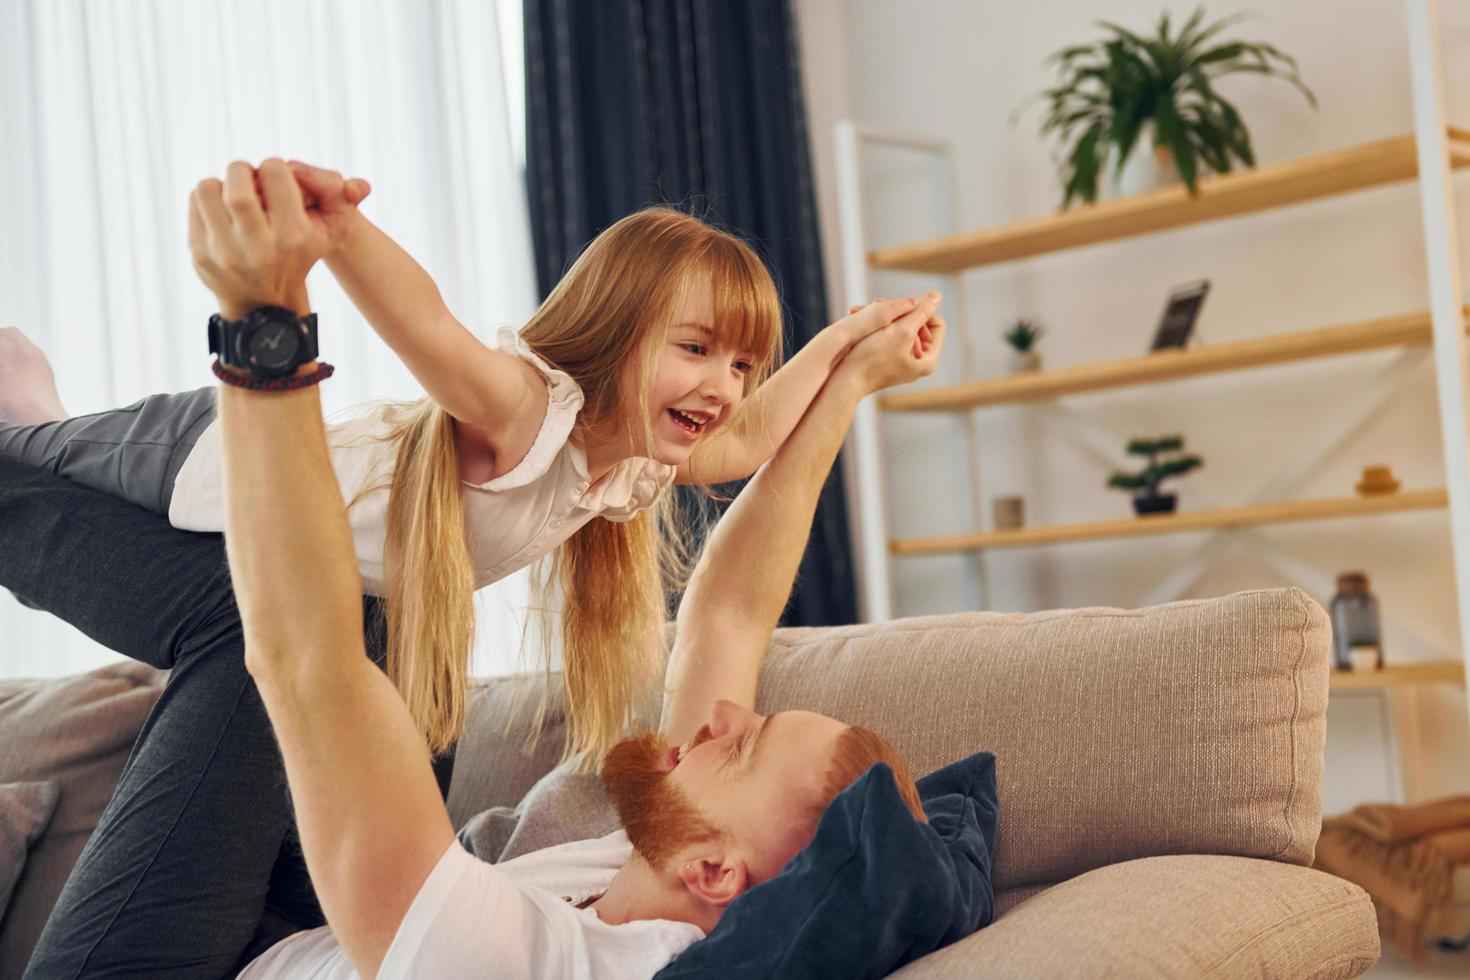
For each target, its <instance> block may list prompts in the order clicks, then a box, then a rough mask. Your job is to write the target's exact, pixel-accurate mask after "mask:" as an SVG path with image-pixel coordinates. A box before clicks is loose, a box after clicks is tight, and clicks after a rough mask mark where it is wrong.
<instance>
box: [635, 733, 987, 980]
mask: <svg viewBox="0 0 1470 980" xmlns="http://www.w3.org/2000/svg"><path fill="white" fill-rule="evenodd" d="M918 788H919V796H920V798H921V799H922V800H923V803H924V812H925V813H926V814H928V816H929V823H928V824H927V825H925V824H921V823H919V821H917V820H915V819H914V818H913V816H912V815H911V814H910V813H909V811H908V807H907V806H905V804H904V802H903V797H902V796H901V795H899V792H898V785H897V783H895V782H894V779H893V771H892V770H890V769H889V768H888V767H887V766H886V765H883V764H882V763H879V764H878V765H875V766H874V767H873V768H871V769H869V770H868V771H867V772H866V773H864V774H863V776H862V778H860V779H858V781H857V782H855V783H853V784H852V785H851V786H849V787H848V788H847V789H845V790H843V791H842V792H841V793H839V794H838V795H837V798H836V799H835V800H833V801H832V803H831V805H830V806H828V807H827V812H826V813H824V814H822V819H821V822H820V823H818V824H817V833H816V836H815V837H813V838H812V842H811V843H810V844H808V845H807V846H806V847H805V848H804V849H803V850H802V851H801V852H800V853H799V854H797V855H796V857H794V858H792V859H791V861H790V863H788V864H787V865H786V867H785V868H783V869H782V870H781V873H780V874H779V875H777V876H776V877H775V878H772V879H771V880H770V881H765V882H762V883H761V884H759V885H757V886H755V887H754V888H752V889H750V890H749V891H748V892H746V893H745V894H744V895H741V896H740V897H739V898H737V899H736V900H735V901H734V902H732V903H731V904H730V907H729V908H728V909H726V910H725V914H724V915H723V916H721V917H720V922H719V925H717V926H715V929H714V931H713V932H711V933H710V934H709V935H708V936H706V937H705V938H704V939H702V940H700V941H699V942H697V943H695V944H694V945H692V946H690V947H689V948H688V949H686V950H685V951H684V952H683V953H681V954H680V955H679V956H678V957H676V958H675V959H674V961H673V962H672V963H670V964H669V965H668V966H666V967H664V968H663V969H662V970H660V971H659V973H658V976H657V977H656V978H655V980H686V978H694V977H699V978H713V977H719V978H722V980H723V978H739V980H750V978H755V977H780V978H782V980H786V978H791V977H882V976H885V975H887V974H889V973H891V972H892V971H894V970H896V969H898V968H899V967H900V966H903V965H904V964H905V963H908V962H910V961H911V960H916V959H918V958H919V957H921V956H924V955H925V954H927V953H931V952H933V951H934V950H936V949H939V948H940V947H941V946H946V945H948V944H949V943H952V942H955V941H956V940H959V939H963V938H964V937H965V936H968V935H969V934H970V933H972V932H974V931H975V930H977V929H979V928H981V927H982V926H985V925H989V924H990V922H991V920H992V919H993V918H994V917H995V896H994V893H993V892H992V890H991V885H990V868H991V862H992V861H993V860H994V858H995V828H996V821H997V819H998V818H999V814H1000V806H999V802H998V801H997V799H996V793H995V756H994V755H992V754H991V753H989V752H977V753H976V754H974V755H972V756H970V757H969V758H968V759H962V760H961V761H959V762H956V763H952V764H951V765H948V766H945V767H944V768H943V769H940V770H937V771H935V772H933V773H930V774H929V775H928V776H925V777H924V778H923V779H920V780H919V781H918Z"/></svg>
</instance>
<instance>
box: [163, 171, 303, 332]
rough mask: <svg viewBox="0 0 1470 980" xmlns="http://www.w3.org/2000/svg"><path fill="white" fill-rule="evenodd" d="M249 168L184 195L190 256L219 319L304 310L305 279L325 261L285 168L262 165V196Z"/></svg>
mask: <svg viewBox="0 0 1470 980" xmlns="http://www.w3.org/2000/svg"><path fill="white" fill-rule="evenodd" d="M256 174H257V171H255V170H253V169H252V168H251V166H250V165H249V164H248V163H243V162H241V161H238V160H237V161H236V162H234V163H232V164H230V168H229V170H228V171H227V172H226V175H225V181H224V183H221V182H220V181H218V180H214V179H213V178H210V179H207V180H202V181H200V182H199V186H198V187H196V188H194V191H193V193H192V194H190V195H189V252H190V254H191V255H192V257H193V259H194V269H195V271H197V272H198V273H199V278H200V279H202V280H203V281H204V285H206V286H208V287H209V289H210V290H211V291H212V292H213V293H214V295H215V296H216V297H218V299H219V303H220V312H221V313H222V314H223V315H224V316H225V317H226V318H227V319H231V320H238V319H240V318H241V317H243V316H244V315H245V314H246V313H248V312H250V311H251V310H252V309H254V308H255V307H257V306H284V307H286V308H288V309H293V310H295V311H296V312H297V313H300V314H305V313H306V312H307V311H308V305H307V300H306V273H307V271H308V270H309V269H310V268H311V267H312V266H313V265H315V264H316V262H317V260H318V259H320V258H321V257H322V256H323V255H325V254H327V252H328V251H329V249H330V244H331V243H330V240H329V238H328V236H327V233H326V229H325V228H324V227H323V225H322V223H321V222H319V221H318V222H315V223H314V222H313V221H312V220H311V219H310V218H308V217H307V214H306V207H305V205H304V203H303V201H302V197H301V189H300V188H299V187H298V186H297V184H296V179H295V177H293V176H292V174H291V170H290V168H289V167H287V166H286V163H285V161H283V160H278V159H275V158H272V159H270V160H267V161H265V162H264V163H262V164H261V165H260V170H259V178H260V193H259V194H257V193H256Z"/></svg>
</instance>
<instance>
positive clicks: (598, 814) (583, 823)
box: [459, 760, 619, 864]
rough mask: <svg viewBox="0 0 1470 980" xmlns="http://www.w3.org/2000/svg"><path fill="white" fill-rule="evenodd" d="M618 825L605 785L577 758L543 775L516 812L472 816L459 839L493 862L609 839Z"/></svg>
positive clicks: (492, 810)
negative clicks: (577, 762)
mask: <svg viewBox="0 0 1470 980" xmlns="http://www.w3.org/2000/svg"><path fill="white" fill-rule="evenodd" d="M618 827H619V824H618V815H617V813H616V811H614V810H613V806H612V803H611V802H609V800H608V798H607V793H606V792H604V791H603V788H602V781H601V780H600V779H598V777H597V775H596V774H595V773H590V772H582V771H580V769H579V768H578V766H577V764H576V762H575V760H573V761H569V762H565V763H562V764H561V765H559V766H557V767H556V768H555V769H553V770H551V772H549V773H547V774H546V775H545V776H544V777H542V778H541V780H540V781H539V782H537V783H536V785H535V786H532V787H531V790H530V792H528V793H527V794H526V796H525V798H524V799H522V800H521V802H520V803H518V804H516V806H515V807H514V808H511V807H504V806H496V807H491V808H490V809H488V810H483V811H481V812H480V813H478V814H476V815H475V816H473V817H471V818H470V819H469V821H468V822H466V823H465V825H464V826H463V827H462V828H461V829H460V832H459V840H460V843H461V844H463V845H464V846H465V849H466V850H468V851H469V852H470V853H471V854H473V855H475V857H477V858H479V859H480V860H482V861H489V862H490V863H491V864H495V863H498V862H500V861H509V860H510V859H511V858H516V857H521V856H522V855H525V854H529V853H531V852H532V851H539V850H541V849H542V848H546V847H555V846H556V845H558V844H565V843H568V842H569V841H577V840H595V839H597V838H599V837H605V836H607V835H608V834H610V833H612V832H613V831H615V830H617V829H618Z"/></svg>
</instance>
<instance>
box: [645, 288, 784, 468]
mask: <svg viewBox="0 0 1470 980" xmlns="http://www.w3.org/2000/svg"><path fill="white" fill-rule="evenodd" d="M755 360H756V359H755V356H754V355H753V354H752V353H751V352H750V351H741V350H736V349H735V348H734V347H733V346H732V345H731V344H730V343H729V342H728V341H727V340H726V339H725V338H724V337H722V336H721V334H720V333H719V332H718V331H717V330H716V329H715V311H714V298H713V292H712V290H711V288H710V284H709V282H708V280H705V281H703V282H701V283H700V284H698V285H697V286H695V287H694V288H692V289H691V290H690V291H689V295H688V296H687V297H685V300H684V302H683V304H682V306H681V307H680V309H679V314H678V316H676V317H675V318H674V322H673V325H672V326H671V327H670V328H669V330H668V333H667V335H666V336H665V337H664V338H663V343H662V346H661V347H660V349H659V351H658V355H657V359H656V361H655V365H654V373H653V383H652V385H651V387H650V390H649V392H648V402H647V404H648V409H649V416H650V417H649V431H650V435H651V437H652V445H649V446H645V447H643V450H644V451H643V453H642V455H646V456H651V457H653V458H654V459H657V460H658V461H659V462H661V463H665V464H668V465H670V466H678V465H679V464H680V463H683V462H684V461H685V460H687V459H688V458H689V456H690V455H691V454H692V453H693V452H694V450H695V448H696V447H697V446H698V445H699V444H700V443H701V442H703V441H704V440H705V439H706V438H707V437H708V436H709V434H710V433H712V432H713V431H714V430H715V429H717V428H718V427H720V426H722V425H724V424H726V423H727V422H728V421H729V420H730V418H731V417H732V416H733V415H734V414H735V411H736V410H737V409H738V408H739V407H740V403H741V401H742V400H743V399H744V397H745V387H746V379H747V376H748V375H749V374H750V373H751V372H752V371H753V370H754V364H755Z"/></svg>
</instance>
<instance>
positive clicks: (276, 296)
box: [189, 160, 454, 976]
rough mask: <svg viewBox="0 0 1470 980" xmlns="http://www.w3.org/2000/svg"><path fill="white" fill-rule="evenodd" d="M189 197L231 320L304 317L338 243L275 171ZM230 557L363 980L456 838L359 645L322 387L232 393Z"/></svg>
mask: <svg viewBox="0 0 1470 980" xmlns="http://www.w3.org/2000/svg"><path fill="white" fill-rule="evenodd" d="M260 175H261V179H262V181H263V184H264V193H265V195H266V199H267V203H268V205H269V217H268V218H267V216H266V215H265V213H264V212H262V211H261V209H260V202H259V201H258V200H257V198H256V195H255V191H254V188H253V187H252V186H251V171H250V167H249V166H248V165H245V164H239V163H237V164H232V165H231V167H230V172H229V178H228V185H227V186H226V187H225V188H223V194H222V193H221V191H222V188H221V185H220V183H219V182H218V181H205V182H204V183H202V184H200V186H199V188H198V189H197V190H196V191H195V192H194V195H193V197H192V198H191V210H190V235H189V238H190V248H191V251H192V252H193V254H194V261H195V265H196V268H198V269H199V272H200V275H201V278H203V279H204V280H205V284H206V285H208V286H209V287H210V288H211V289H212V290H214V292H215V294H216V295H217V296H218V297H219V298H220V304H221V309H222V311H223V312H224V314H225V315H226V316H227V317H236V316H239V315H240V314H241V313H243V312H244V311H246V310H248V309H250V308H252V307H254V306H258V305H264V304H273V305H285V306H293V307H294V308H295V309H297V311H298V312H300V313H304V312H306V307H305V278H306V270H307V269H308V268H310V265H311V263H312V262H314V261H315V260H316V259H317V258H319V257H320V255H321V254H322V252H324V251H325V248H326V237H325V233H324V232H322V231H321V229H320V228H319V227H318V226H316V225H314V224H313V223H312V222H311V221H310V220H309V219H308V218H307V215H306V212H305V210H304V209H303V207H302V203H301V196H300V191H299V189H298V188H297V186H296V184H295V181H294V180H293V179H292V177H291V175H290V172H289V170H287V169H286V166H285V164H284V163H282V162H281V161H279V160H269V161H266V162H265V163H264V164H262V165H261V168H260ZM219 414H220V425H221V443H222V450H223V485H224V498H225V544H226V549H227V552H228V555H229V561H230V572H231V577H232V579H233V582H234V587H235V595H236V599H237V602H238V605H239V608H240V617H241V621H242V623H243V625H244V631H245V658H246V666H247V668H248V669H249V670H250V673H251V676H252V677H254V679H255V682H256V686H257V687H258V688H259V690H260V695H261V699H262V700H263V701H264V703H265V707H266V711H267V713H268V714H269V715H270V719H271V724H272V727H273V728H274V730H275V733H276V737H277V740H278V742H279V743H280V748H281V754H282V757H283V759H284V761H285V766H286V777H287V780H288V782H289V785H290V789H291V796H292V800H293V803H294V805H295V809H296V818H297V824H298V826H299V828H300V831H301V843H302V849H303V851H304V852H305V855H306V863H307V868H308V870H309V871H310V872H311V877H312V882H313V884H314V885H315V887H316V893H317V896H318V898H319V899H320V901H321V905H322V911H323V912H324V913H325V915H326V917H327V922H328V923H329V924H330V925H331V927H332V930H333V933H334V934H335V935H336V937H337V940H338V941H339V942H340V943H341V944H342V947H343V949H344V950H345V951H346V953H347V955H348V957H349V958H350V959H351V961H352V963H353V966H354V967H355V968H356V969H357V971H358V973H359V974H361V975H363V976H372V975H374V974H375V973H376V972H377V969H378V966H379V964H380V963H381V962H382V959H383V956H384V954H385V953H386V952H387V950H388V947H389V945H390V944H391V943H392V941H393V937H394V935H395V934H396V932H397V929H398V926H399V923H400V922H401V921H402V918H403V915H404V913H405V912H406V911H407V910H408V908H409V906H410V904H411V903H412V901H413V899H414V896H415V895H416V894H417V893H418V890H419V888H420V887H421V886H422V884H423V882H424V880H425V879H426V878H427V877H428V875H429V872H430V871H432V870H433V868H434V866H435V864H436V863H437V862H438V860H439V858H440V857H441V856H442V855H443V854H444V852H445V851H446V850H447V849H448V848H449V846H450V845H451V843H452V842H453V841H454V833H453V829H452V827H451V826H450V822H449V817H448V814H447V813H446V812H445V809H444V804H443V803H442V802H441V800H440V798H439V793H438V789H437V787H436V784H435V782H434V776H433V771H432V769H431V768H430V762H429V753H428V749H427V746H426V745H425V742H424V739H423V736H422V735H421V734H420V733H419V732H418V730H417V727H416V726H415V725H414V723H413V720H412V718H411V717H410V715H409V713H408V709H407V708H406V707H405V706H404V704H403V701H402V699H401V698H400V697H399V696H398V692H397V691H396V690H395V689H394V687H393V685H392V683H391V682H390V681H389V680H388V679H387V678H386V677H385V676H384V675H383V674H382V672H380V671H379V670H377V668H375V667H374V666H373V665H372V664H371V662H370V661H369V660H368V659H367V657H366V655H365V654H364V650H363V643H362V605H361V598H360V593H361V583H360V581H359V578H358V572H357V561H356V558H355V556H354V553H353V547H352V538H351V532H350V530H349V527H348V524H347V516H346V512H345V510H344V508H343V504H342V496H341V490H340V488H339V487H338V484H337V480H336V476H335V474H334V473H333V470H332V467H331V463H330V461H329V458H328V456H327V444H326V436H325V432H324V429H323V425H322V413H321V401H320V398H319V397H318V394H317V391H316V388H315V387H308V388H304V389H301V390H298V391H294V392H283V393H263V392H253V391H245V390H242V389H239V388H235V387H233V386H228V385H226V386H221V389H220V397H219Z"/></svg>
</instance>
